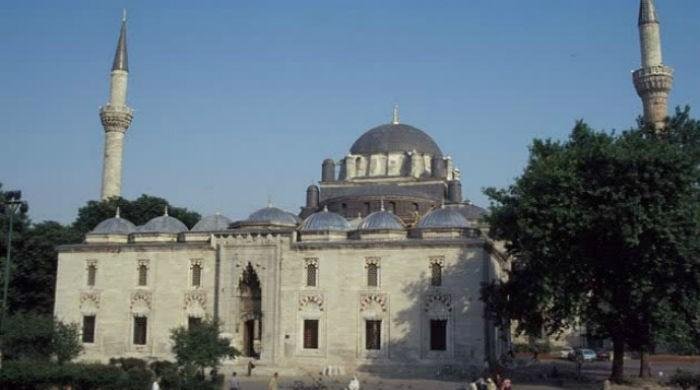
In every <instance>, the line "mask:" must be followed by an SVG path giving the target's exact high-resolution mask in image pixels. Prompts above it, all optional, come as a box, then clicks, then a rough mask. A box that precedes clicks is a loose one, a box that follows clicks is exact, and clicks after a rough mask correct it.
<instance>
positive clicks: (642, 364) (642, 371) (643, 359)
mask: <svg viewBox="0 0 700 390" xmlns="http://www.w3.org/2000/svg"><path fill="white" fill-rule="evenodd" d="M639 377H640V378H649V377H651V367H650V366H649V355H648V354H647V352H646V351H645V350H644V348H642V349H640V350H639Z"/></svg>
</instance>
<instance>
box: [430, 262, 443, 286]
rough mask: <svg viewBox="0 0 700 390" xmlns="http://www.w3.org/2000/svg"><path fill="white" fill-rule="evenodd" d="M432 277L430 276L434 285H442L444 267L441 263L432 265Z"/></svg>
mask: <svg viewBox="0 0 700 390" xmlns="http://www.w3.org/2000/svg"><path fill="white" fill-rule="evenodd" d="M430 268H431V278H430V284H432V285H433V286H436V287H437V286H441V285H442V267H441V266H440V264H433V265H432V266H431V267H430Z"/></svg>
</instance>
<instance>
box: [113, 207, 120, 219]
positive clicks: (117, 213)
mask: <svg viewBox="0 0 700 390" xmlns="http://www.w3.org/2000/svg"><path fill="white" fill-rule="evenodd" d="M120 214H121V212H120V210H119V206H117V211H116V212H115V213H114V218H121V215H120Z"/></svg>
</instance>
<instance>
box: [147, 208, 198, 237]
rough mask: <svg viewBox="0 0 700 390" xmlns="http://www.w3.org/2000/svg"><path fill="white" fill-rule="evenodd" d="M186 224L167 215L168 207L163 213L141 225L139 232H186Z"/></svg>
mask: <svg viewBox="0 0 700 390" xmlns="http://www.w3.org/2000/svg"><path fill="white" fill-rule="evenodd" d="M187 230H188V229H187V226H185V224H184V223H182V221H180V220H179V219H177V218H175V217H171V216H169V215H168V208H167V207H166V208H165V214H164V215H161V216H160V217H155V218H153V219H151V220H150V221H148V222H146V224H145V225H143V228H142V229H141V230H140V232H141V233H182V232H186V231H187Z"/></svg>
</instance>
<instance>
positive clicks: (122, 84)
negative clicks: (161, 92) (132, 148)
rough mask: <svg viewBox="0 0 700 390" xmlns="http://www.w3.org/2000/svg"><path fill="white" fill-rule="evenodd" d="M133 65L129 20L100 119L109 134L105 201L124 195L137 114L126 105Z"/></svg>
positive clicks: (118, 49) (106, 139) (103, 172)
mask: <svg viewBox="0 0 700 390" xmlns="http://www.w3.org/2000/svg"><path fill="white" fill-rule="evenodd" d="M128 81H129V66H128V61H127V52H126V20H124V19H123V20H122V27H121V31H120V32H119V41H118V43H117V51H116V53H115V55H114V63H113V65H112V73H111V77H110V88H109V102H108V103H107V105H105V106H104V107H102V108H101V109H100V119H101V120H102V127H103V128H104V131H105V145H104V158H103V166H102V192H101V199H103V200H104V199H109V198H111V197H114V196H121V187H122V156H123V154H124V135H125V134H126V130H127V129H128V128H129V126H130V125H131V120H132V118H133V112H132V110H131V108H129V106H127V104H126V91H127V84H128Z"/></svg>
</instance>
